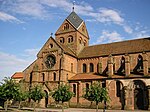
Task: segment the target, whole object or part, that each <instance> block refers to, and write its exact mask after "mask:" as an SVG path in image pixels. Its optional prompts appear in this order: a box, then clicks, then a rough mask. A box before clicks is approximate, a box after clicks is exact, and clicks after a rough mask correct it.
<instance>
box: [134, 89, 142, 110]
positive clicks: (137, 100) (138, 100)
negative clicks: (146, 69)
mask: <svg viewBox="0 0 150 112" xmlns="http://www.w3.org/2000/svg"><path fill="white" fill-rule="evenodd" d="M134 109H144V96H143V90H142V89H141V88H136V89H135V90H134Z"/></svg>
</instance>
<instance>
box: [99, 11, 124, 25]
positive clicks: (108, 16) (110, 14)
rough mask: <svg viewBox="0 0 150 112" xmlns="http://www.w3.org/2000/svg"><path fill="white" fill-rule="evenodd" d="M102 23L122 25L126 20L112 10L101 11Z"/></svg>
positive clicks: (100, 18) (100, 19)
mask: <svg viewBox="0 0 150 112" xmlns="http://www.w3.org/2000/svg"><path fill="white" fill-rule="evenodd" d="M98 20H99V21H100V22H114V23H116V24H121V23H123V22H124V19H123V18H122V17H121V16H120V14H119V13H118V12H117V11H115V10H112V9H106V8H103V9H100V10H99V18H98Z"/></svg>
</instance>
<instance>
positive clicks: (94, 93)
mask: <svg viewBox="0 0 150 112" xmlns="http://www.w3.org/2000/svg"><path fill="white" fill-rule="evenodd" d="M85 92H86V93H85V94H84V95H83V97H84V98H85V99H87V100H89V101H94V102H96V112H98V104H99V103H100V102H101V103H102V102H103V101H104V102H107V101H109V96H108V92H107V89H106V88H103V87H101V85H100V83H98V82H97V83H93V84H92V85H91V86H90V87H89V89H88V90H86V91H85Z"/></svg>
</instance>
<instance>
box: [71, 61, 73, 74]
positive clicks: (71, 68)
mask: <svg viewBox="0 0 150 112" xmlns="http://www.w3.org/2000/svg"><path fill="white" fill-rule="evenodd" d="M71 72H73V63H71Z"/></svg>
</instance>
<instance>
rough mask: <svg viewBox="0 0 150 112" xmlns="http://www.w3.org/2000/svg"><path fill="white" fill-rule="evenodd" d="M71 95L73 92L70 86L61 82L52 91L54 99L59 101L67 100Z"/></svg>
mask: <svg viewBox="0 0 150 112" xmlns="http://www.w3.org/2000/svg"><path fill="white" fill-rule="evenodd" d="M72 96H73V92H71V91H70V86H68V85H67V84H65V85H63V84H61V85H60V86H58V89H57V90H56V91H54V92H53V93H52V97H53V98H54V100H55V101H57V102H59V101H61V102H62V103H63V102H67V101H69V100H70V99H71V98H72Z"/></svg>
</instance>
